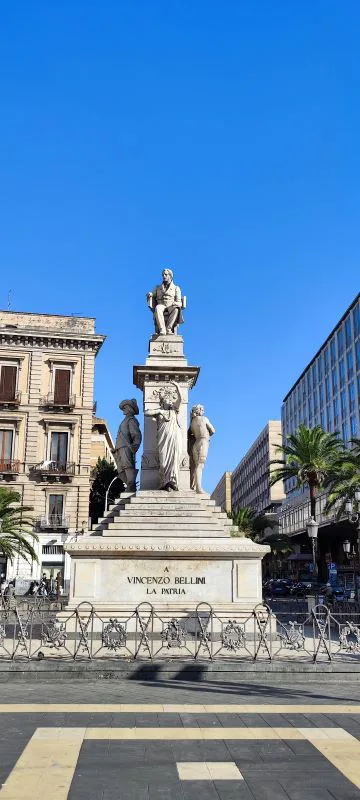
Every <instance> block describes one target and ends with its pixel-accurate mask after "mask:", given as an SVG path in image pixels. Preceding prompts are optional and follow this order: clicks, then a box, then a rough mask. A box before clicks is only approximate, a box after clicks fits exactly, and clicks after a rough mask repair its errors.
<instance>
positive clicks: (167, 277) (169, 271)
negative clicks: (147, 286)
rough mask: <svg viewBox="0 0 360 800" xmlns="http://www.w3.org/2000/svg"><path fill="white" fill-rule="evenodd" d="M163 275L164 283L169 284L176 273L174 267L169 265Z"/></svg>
mask: <svg viewBox="0 0 360 800" xmlns="http://www.w3.org/2000/svg"><path fill="white" fill-rule="evenodd" d="M162 277H163V281H164V283H165V284H166V285H169V284H170V283H171V281H172V279H173V277H174V273H173V271H172V269H168V267H166V269H163V271H162Z"/></svg>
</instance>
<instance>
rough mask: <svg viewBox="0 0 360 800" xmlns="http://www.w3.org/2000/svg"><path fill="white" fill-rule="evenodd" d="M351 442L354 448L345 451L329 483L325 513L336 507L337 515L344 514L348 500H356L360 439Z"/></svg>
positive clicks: (359, 469) (359, 485)
mask: <svg viewBox="0 0 360 800" xmlns="http://www.w3.org/2000/svg"><path fill="white" fill-rule="evenodd" d="M351 444H353V445H354V446H353V448H352V449H351V450H347V451H346V452H345V453H344V455H343V457H342V458H341V460H340V462H339V469H338V470H337V473H336V475H334V476H333V478H332V479H330V483H329V487H330V488H329V494H328V499H327V502H326V506H325V513H328V512H329V511H331V510H332V509H334V508H335V509H336V516H337V517H341V516H342V515H343V514H344V512H345V503H346V502H347V501H348V500H352V501H354V499H355V492H356V490H357V489H359V487H360V439H351Z"/></svg>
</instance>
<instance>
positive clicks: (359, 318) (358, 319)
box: [353, 304, 360, 339]
mask: <svg viewBox="0 0 360 800" xmlns="http://www.w3.org/2000/svg"><path fill="white" fill-rule="evenodd" d="M353 325H354V336H355V339H356V337H357V336H359V334H360V306H359V304H357V306H356V307H355V308H354V311H353Z"/></svg>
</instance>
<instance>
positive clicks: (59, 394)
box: [54, 369, 70, 405]
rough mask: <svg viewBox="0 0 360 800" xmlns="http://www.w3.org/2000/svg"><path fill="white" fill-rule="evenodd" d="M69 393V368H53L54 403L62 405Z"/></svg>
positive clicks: (66, 401)
mask: <svg viewBox="0 0 360 800" xmlns="http://www.w3.org/2000/svg"><path fill="white" fill-rule="evenodd" d="M69 394H70V370H69V369H56V370H55V388H54V403H59V405H62V404H64V405H65V403H68V402H69Z"/></svg>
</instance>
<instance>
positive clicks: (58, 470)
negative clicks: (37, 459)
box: [35, 461, 75, 479]
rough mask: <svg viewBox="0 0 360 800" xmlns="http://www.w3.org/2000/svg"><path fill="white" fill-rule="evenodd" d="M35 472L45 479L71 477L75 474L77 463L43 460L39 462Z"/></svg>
mask: <svg viewBox="0 0 360 800" xmlns="http://www.w3.org/2000/svg"><path fill="white" fill-rule="evenodd" d="M35 472H37V473H39V474H40V475H41V477H42V478H45V479H52V478H55V479H60V478H63V479H66V478H67V479H71V478H72V477H73V476H74V475H75V464H74V463H69V462H67V463H65V462H63V461H43V462H42V463H41V464H37V466H36V467H35Z"/></svg>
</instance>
